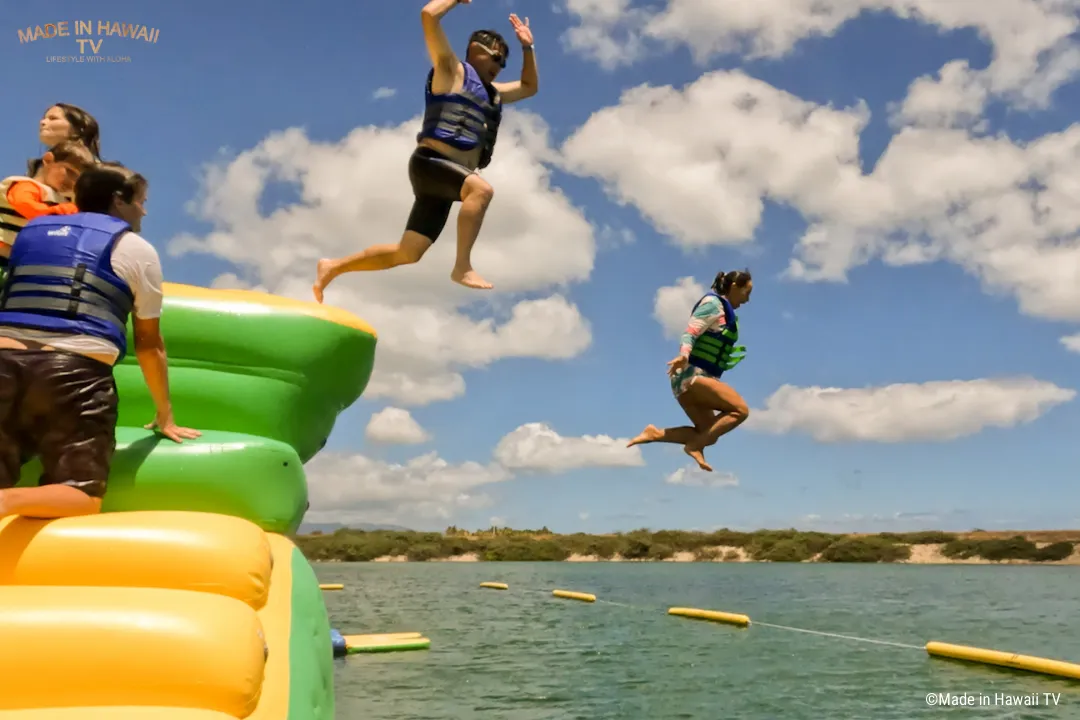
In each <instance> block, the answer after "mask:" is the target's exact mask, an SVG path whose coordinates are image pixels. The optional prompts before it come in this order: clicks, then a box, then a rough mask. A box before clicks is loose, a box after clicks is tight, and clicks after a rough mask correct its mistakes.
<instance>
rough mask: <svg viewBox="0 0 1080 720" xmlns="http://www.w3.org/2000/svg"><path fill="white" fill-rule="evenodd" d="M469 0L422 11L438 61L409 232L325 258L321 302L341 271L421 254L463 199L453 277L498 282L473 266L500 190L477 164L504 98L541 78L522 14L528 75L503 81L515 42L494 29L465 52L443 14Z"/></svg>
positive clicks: (318, 286)
mask: <svg viewBox="0 0 1080 720" xmlns="http://www.w3.org/2000/svg"><path fill="white" fill-rule="evenodd" d="M469 2H472V0H431V2H429V3H428V4H427V5H425V6H424V9H423V10H422V11H421V13H420V15H421V19H422V21H423V25H424V39H425V40H426V41H427V49H428V54H429V55H430V56H431V63H432V66H433V67H432V69H431V71H430V72H429V73H428V79H427V87H426V89H425V93H424V105H425V110H424V122H423V126H422V127H421V129H420V133H419V134H418V135H417V138H416V139H417V147H416V150H415V151H414V152H413V154H412V157H411V158H409V182H411V183H412V188H413V195H414V196H415V197H416V200H415V201H414V202H413V207H412V212H411V213H410V214H409V219H408V222H407V223H406V224H405V234H404V235H403V236H402V237H401V241H400V242H399V243H397V244H396V245H374V246H372V247H369V248H368V249H367V250H365V251H363V252H360V253H356V254H355V255H350V256H349V257H345V258H340V259H337V260H329V259H325V258H324V259H322V260H320V261H319V265H318V270H317V278H316V280H315V285H314V286H313V288H312V289H313V290H314V292H315V299H316V300H318V301H319V302H322V301H323V291H325V290H326V286H327V285H329V284H330V283H331V282H332V281H333V280H334V278H336V277H337V276H338V275H342V274H344V273H350V272H359V271H365V270H386V269H388V268H392V267H396V266H398V265H407V264H411V263H415V262H417V261H418V260H420V258H422V257H423V256H424V253H426V252H427V250H428V248H430V247H431V245H432V244H433V243H434V242H435V241H436V240H437V239H438V237H439V235H440V234H441V233H442V231H443V228H444V227H445V226H446V221H447V219H448V218H449V216H450V209H451V207H452V206H453V205H454V203H456V202H461V209H460V211H459V213H458V221H457V261H456V262H455V263H454V269H453V271H451V273H450V279H451V280H453V281H454V282H456V283H460V284H461V285H464V286H465V287H469V288H476V289H480V290H488V289H490V288H491V287H492V285H491V283H489V282H488V281H487V280H484V278H482V277H480V275H479V274H478V273H477V272H476V271H475V270H473V267H472V248H473V244H474V243H475V242H476V237H477V235H478V234H479V233H480V225H481V224H482V223H483V221H484V214H485V213H486V212H487V208H488V205H489V204H490V203H491V198H492V197H493V196H494V194H495V190H494V189H493V188H492V187H491V185H490V184H488V182H487V181H486V180H484V179H483V178H481V177H480V175H479V174H477V172H476V170H477V169H478V168H485V167H487V166H488V164H489V163H490V162H491V157H492V153H493V152H494V149H495V140H496V138H497V136H498V133H499V123H500V122H501V120H502V106H503V105H508V104H510V103H515V102H518V101H519V100H524V99H525V98H530V97H532V96H533V95H535V94H536V92H537V89H538V88H539V80H538V78H537V73H536V58H535V55H534V52H533V36H532V30H530V29H529V19H528V18H526V19H525V22H522V21H521V20H520V19H518V16H517V15H511V16H510V24H511V25H512V26H513V28H514V32H515V33H516V34H517V38H518V40H519V41H520V42H521V50H522V54H523V56H524V60H523V63H522V68H521V79H520V80H515V81H514V82H507V83H497V82H495V78H496V77H498V75H499V73H500V72H501V71H502V70H503V68H505V67H506V61H507V59H508V58H509V56H510V46H509V45H507V44H506V41H505V40H504V39H503V37H502V36H501V35H499V33H497V32H495V31H494V30H477V31H476V32H474V33H473V34H472V35H471V36H470V37H469V44H468V47H467V49H466V52H465V62H461V61H460V60H458V58H457V56H456V55H455V54H454V50H453V48H451V47H450V42H449V41H448V40H447V38H446V33H444V32H443V29H442V26H441V25H440V24H439V21H440V20H441V19H442V17H443V16H444V15H446V13H447V12H449V11H450V9H451V8H452V7H454V6H455V5H457V4H459V3H461V4H467V3H469Z"/></svg>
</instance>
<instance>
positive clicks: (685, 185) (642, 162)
mask: <svg viewBox="0 0 1080 720" xmlns="http://www.w3.org/2000/svg"><path fill="white" fill-rule="evenodd" d="M868 119H869V113H868V111H867V110H866V107H865V106H864V105H862V104H859V105H856V106H854V107H851V108H847V109H837V108H833V107H829V106H822V105H817V104H815V103H812V102H808V101H806V100H803V99H801V98H798V97H795V96H794V95H791V94H790V93H787V92H783V91H781V90H778V89H776V88H774V87H772V86H771V85H769V84H767V83H764V82H762V81H760V80H756V79H753V78H750V77H748V76H746V75H745V74H743V73H741V72H738V71H735V72H725V71H717V72H710V73H707V74H705V75H703V76H702V77H700V78H699V79H698V80H696V81H695V82H693V83H691V84H689V85H688V86H686V87H685V88H682V89H676V88H673V87H671V86H664V87H649V86H640V87H637V88H633V89H631V90H628V91H626V92H625V93H623V96H622V98H621V100H620V102H619V104H617V105H615V106H612V107H608V108H605V109H602V110H599V111H597V112H596V113H594V114H593V115H592V116H591V117H590V118H589V120H588V121H587V122H586V123H585V124H584V125H583V126H582V127H581V128H579V129H578V130H577V131H576V132H575V133H574V134H573V135H571V136H570V138H568V140H567V141H566V143H565V144H564V146H563V154H564V159H563V163H564V165H565V167H566V168H567V169H568V170H570V171H571V172H575V173H577V174H580V175H587V176H593V177H596V178H599V179H600V180H601V181H602V182H603V184H604V187H605V188H606V190H607V192H608V194H609V195H610V196H611V197H612V198H614V199H615V200H617V201H619V202H623V203H632V204H633V205H634V206H635V207H636V208H637V209H638V210H639V211H640V212H641V214H642V215H643V216H644V217H645V218H646V219H647V220H648V221H649V222H650V223H652V224H653V225H654V226H655V227H656V229H657V230H659V231H660V232H662V233H665V234H668V235H670V236H671V238H672V240H673V241H674V242H675V243H676V244H678V245H680V246H682V247H684V248H692V247H700V246H704V245H718V244H739V243H746V242H749V241H750V240H752V239H753V238H754V235H755V233H756V231H757V229H758V227H759V225H760V222H761V216H762V212H763V209H764V202H765V200H766V199H768V200H772V201H774V202H777V203H781V204H784V205H787V206H789V207H791V208H793V209H795V210H797V211H798V212H800V213H801V214H802V215H803V217H804V218H806V220H807V222H808V227H807V229H806V231H805V233H804V235H803V236H802V238H801V239H800V240H799V242H798V244H797V246H796V248H795V253H794V257H793V258H792V260H791V263H790V266H789V268H788V271H787V274H788V276H789V277H791V278H794V279H799V280H803V281H831V282H843V281H845V280H846V279H847V274H848V272H849V271H850V270H851V269H852V268H855V267H857V266H860V265H863V264H866V263H868V262H870V261H871V260H873V259H875V258H881V259H882V260H883V261H884V262H885V263H887V264H889V265H908V264H914V263H928V262H934V261H939V260H945V261H949V262H952V263H955V264H957V265H959V266H960V267H962V268H964V269H965V270H966V271H967V272H969V273H970V274H972V275H973V276H975V277H977V278H978V279H979V280H980V281H981V283H982V285H983V288H984V289H985V290H986V291H987V292H994V293H1010V294H1012V295H1013V296H1015V297H1016V299H1017V301H1018V304H1019V308H1020V310H1021V312H1023V313H1025V314H1027V315H1032V316H1037V317H1041V318H1047V319H1054V320H1073V321H1080V193H1078V190H1077V188H1078V187H1080V124H1077V125H1074V126H1072V127H1070V128H1068V129H1067V130H1064V131H1062V132H1059V133H1051V134H1048V135H1044V136H1043V137H1041V138H1038V139H1036V140H1033V141H1031V142H1029V143H1019V142H1014V141H1012V140H1010V139H1009V138H1008V137H1005V136H1004V135H1000V136H993V137H986V136H976V135H973V134H971V133H970V132H968V131H965V130H957V129H949V128H940V127H938V128H933V127H931V128H913V127H908V128H904V129H903V130H901V131H900V132H899V133H897V134H896V135H895V136H894V137H893V138H892V141H891V142H890V144H889V146H888V147H887V149H886V150H885V152H884V154H883V155H882V156H881V158H880V160H879V161H878V163H877V166H876V167H875V168H874V169H873V171H872V172H871V173H869V174H865V173H864V172H863V170H862V167H861V164H860V158H859V136H860V133H861V131H862V129H863V128H864V127H865V125H866V123H867V121H868ZM717 127H720V128H723V129H724V130H723V131H722V132H717V131H716V130H715V128H717ZM627 143H629V144H632V145H634V147H636V148H637V150H636V152H635V154H634V156H633V157H630V156H628V155H627V154H626V153H625V151H624V148H625V144H627Z"/></svg>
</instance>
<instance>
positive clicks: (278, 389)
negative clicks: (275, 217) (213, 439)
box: [116, 283, 376, 462]
mask: <svg viewBox="0 0 1080 720" xmlns="http://www.w3.org/2000/svg"><path fill="white" fill-rule="evenodd" d="M130 332H131V331H130V326H129V338H128V343H129V346H131V347H133V346H134V345H133V343H134V341H133V339H132V338H131V337H130ZM161 333H162V336H163V337H164V338H165V345H166V349H167V351H168V355H169V382H170V391H171V393H172V402H173V408H174V411H175V414H176V421H177V422H178V423H179V424H181V425H186V426H189V427H195V428H198V429H199V430H224V431H231V432H238V433H244V434H246V435H257V436H261V437H268V438H273V439H275V440H280V441H281V442H284V443H286V444H288V445H291V446H292V447H293V448H295V450H296V453H297V454H298V455H299V456H300V458H301V460H303V461H304V462H307V461H308V460H310V459H311V458H312V457H313V456H314V455H315V454H316V453H317V452H318V451H319V450H320V449H321V448H322V446H323V445H324V444H325V443H326V438H327V437H328V436H329V434H330V431H331V430H332V429H333V426H334V422H335V420H336V419H337V416H338V414H339V413H341V412H342V411H343V410H345V409H346V408H347V407H349V406H350V405H352V404H353V403H354V402H355V401H356V400H357V398H359V397H360V396H361V394H362V393H363V392H364V389H365V388H366V387H367V383H368V381H369V380H370V378H371V372H372V368H373V367H374V363H375V345H376V335H375V331H374V330H372V329H371V328H370V327H369V326H367V325H366V324H365V323H363V321H361V320H360V319H359V318H357V317H355V316H354V315H351V314H349V313H347V312H345V311H343V310H340V309H338V308H333V307H329V306H322V305H316V304H314V303H310V302H301V301H298V300H291V299H288V298H282V297H278V296H274V295H268V294H265V293H257V292H250V291H242V290H209V289H206V288H199V287H194V286H190V285H174V284H171V283H166V285H165V303H164V308H163V311H162V315H161ZM116 381H117V387H118V388H119V393H120V421H119V424H120V425H126V426H130V427H142V426H143V425H145V424H146V423H147V422H149V421H150V420H151V419H152V418H153V416H154V405H153V401H152V400H151V399H150V394H149V392H148V391H147V389H146V385H145V384H144V382H143V378H142V373H141V372H140V370H139V365H138V360H137V358H136V357H135V355H134V353H130V354H129V355H128V356H127V357H126V358H125V359H124V361H123V362H122V363H121V364H120V365H119V366H117V368H116Z"/></svg>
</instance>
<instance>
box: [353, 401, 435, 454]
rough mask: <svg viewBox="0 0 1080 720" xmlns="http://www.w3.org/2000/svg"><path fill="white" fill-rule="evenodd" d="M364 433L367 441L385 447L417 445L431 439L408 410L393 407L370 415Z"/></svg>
mask: <svg viewBox="0 0 1080 720" xmlns="http://www.w3.org/2000/svg"><path fill="white" fill-rule="evenodd" d="M364 432H365V434H366V435H367V437H368V439H369V440H372V441H374V442H378V443H385V444H387V445H419V444H420V443H425V442H427V441H428V440H430V439H431V435H430V434H429V433H428V432H427V431H426V430H424V428H423V427H421V426H420V423H418V422H416V420H415V419H414V418H413V416H412V415H411V414H410V413H409V411H408V410H403V409H401V408H395V407H388V408H384V409H383V410H380V411H379V412H377V413H375V414H374V415H372V416H371V420H369V421H368V424H367V428H366V429H365V431H364Z"/></svg>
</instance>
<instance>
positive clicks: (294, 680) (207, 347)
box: [0, 284, 376, 720]
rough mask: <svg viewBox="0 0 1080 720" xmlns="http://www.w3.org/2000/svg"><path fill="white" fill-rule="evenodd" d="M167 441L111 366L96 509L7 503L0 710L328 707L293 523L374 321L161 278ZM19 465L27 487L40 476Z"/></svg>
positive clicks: (324, 665) (355, 384) (281, 711)
mask: <svg viewBox="0 0 1080 720" xmlns="http://www.w3.org/2000/svg"><path fill="white" fill-rule="evenodd" d="M162 334H163V335H164V337H165V342H166V345H167V348H168V353H169V368H170V382H171V390H172V398H173V405H174V408H175V411H176V416H177V421H178V422H179V423H180V424H182V425H187V426H189V427H195V428H198V429H200V430H202V431H203V435H202V437H201V438H199V439H197V440H193V441H185V442H184V443H183V444H179V445H178V444H175V443H173V442H172V441H170V440H168V439H165V438H161V437H159V436H157V435H156V434H155V433H153V432H151V431H149V430H145V429H143V427H144V425H145V424H146V423H147V422H149V421H150V420H151V419H152V418H153V416H154V407H153V403H152V402H151V399H150V396H149V394H148V392H147V390H146V388H145V385H144V384H143V380H142V375H141V373H140V371H139V367H138V364H137V361H136V360H135V358H134V356H130V357H129V358H126V359H125V361H124V362H123V363H122V364H121V365H119V366H118V367H117V368H116V379H117V384H118V387H119V392H120V422H119V427H118V429H117V452H116V457H115V462H114V464H113V468H112V474H111V477H110V481H109V489H108V493H107V494H106V496H105V499H104V503H103V506H102V513H101V514H100V515H96V516H91V517H80V518H62V519H57V520H35V519H28V518H18V517H16V518H7V519H4V520H0V720H59V719H60V718H63V720H90V719H94V720H128V719H132V720H133V719H135V718H138V719H140V720H142V719H143V718H155V719H158V720H233V719H235V718H250V719H251V720H332V719H333V717H334V690H333V650H332V646H331V645H332V640H331V628H330V625H329V620H328V618H327V613H326V606H325V604H324V601H323V596H322V592H321V591H320V589H319V584H318V581H317V579H316V577H315V573H314V572H313V570H312V568H311V566H310V565H309V564H308V562H307V561H306V559H305V558H304V556H303V555H302V554H301V553H300V551H299V550H298V549H297V547H296V546H295V545H294V544H293V542H292V541H291V540H290V539H289V537H288V536H289V535H290V534H292V533H295V531H296V530H297V528H298V526H299V524H300V521H301V519H302V518H303V516H304V513H305V511H306V509H307V507H308V500H307V497H308V496H307V485H306V481H305V476H304V463H305V462H307V461H308V460H309V459H310V458H311V457H312V456H314V455H315V454H316V453H317V452H318V451H319V450H320V449H321V448H322V447H323V445H324V444H325V443H326V439H327V436H328V435H329V434H330V431H331V429H332V428H333V426H334V422H335V421H336V419H337V416H338V414H339V413H340V412H341V411H342V410H344V409H345V408H347V407H349V406H350V405H351V404H352V403H353V402H355V401H356V399H357V398H359V397H360V395H361V394H362V393H363V391H364V389H365V387H366V386H367V383H368V380H369V378H370V376H371V371H372V366H373V363H374V358H375V345H376V334H375V331H374V330H373V329H372V328H371V327H369V326H368V325H367V324H365V323H364V322H362V321H361V320H360V319H359V318H357V317H355V316H353V315H351V314H349V313H347V312H345V311H343V310H340V309H337V308H333V307H328V306H323V305H317V304H314V303H305V302H299V301H293V300H288V299H285V298H281V297H277V296H273V295H267V294H263V293H256V292H249V291H239V290H208V289H205V288H198V287H192V286H186V285H175V284H172V285H170V284H167V285H166V300H165V309H164V313H163V315H162ZM39 471H40V465H39V464H38V463H37V462H33V463H31V464H28V465H27V466H26V467H25V468H24V469H23V476H22V481H21V483H20V484H24V485H29V484H31V483H33V482H35V481H36V479H37V477H38V473H39Z"/></svg>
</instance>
